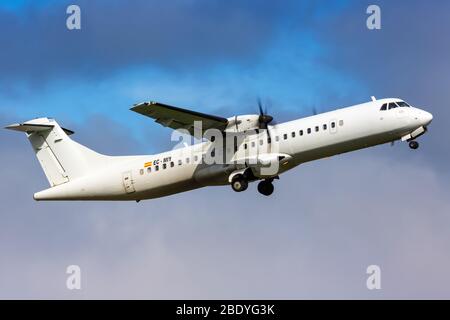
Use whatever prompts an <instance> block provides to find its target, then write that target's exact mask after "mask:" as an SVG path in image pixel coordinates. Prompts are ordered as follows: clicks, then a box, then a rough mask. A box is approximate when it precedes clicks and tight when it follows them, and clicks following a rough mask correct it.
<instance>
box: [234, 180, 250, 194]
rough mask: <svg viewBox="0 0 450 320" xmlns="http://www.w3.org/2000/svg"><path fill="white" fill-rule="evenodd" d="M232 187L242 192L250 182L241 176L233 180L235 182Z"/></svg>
mask: <svg viewBox="0 0 450 320" xmlns="http://www.w3.org/2000/svg"><path fill="white" fill-rule="evenodd" d="M231 187H232V188H233V190H234V191H236V192H242V191H245V190H247V188H248V182H247V180H245V179H244V178H243V177H239V178H236V179H234V180H233V182H232V183H231Z"/></svg>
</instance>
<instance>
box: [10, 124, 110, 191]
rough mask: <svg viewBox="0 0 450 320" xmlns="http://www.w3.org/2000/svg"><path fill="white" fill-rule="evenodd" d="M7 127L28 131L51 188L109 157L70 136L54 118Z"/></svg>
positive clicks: (74, 177)
mask: <svg viewBox="0 0 450 320" xmlns="http://www.w3.org/2000/svg"><path fill="white" fill-rule="evenodd" d="M6 129H11V130H16V131H23V132H25V133H26V134H27V137H28V140H29V141H30V142H31V145H32V146H33V149H34V151H35V153H36V156H37V158H38V160H39V163H40V164H41V166H42V169H43V170H44V173H45V175H46V177H47V179H48V181H49V183H50V186H52V187H53V186H57V185H60V184H63V183H66V182H69V181H71V180H74V179H76V178H79V177H82V176H84V175H86V174H87V173H89V172H90V171H92V170H94V169H95V168H98V167H99V166H102V165H103V164H105V162H106V161H107V158H109V157H108V156H104V155H101V154H99V153H96V152H95V151H92V150H91V149H88V148H86V147H85V146H83V145H81V144H79V143H77V142H75V141H73V140H72V139H70V138H69V135H71V134H73V131H70V130H67V129H64V128H61V127H60V126H59V125H58V123H57V122H56V121H55V120H53V119H49V118H39V119H34V120H30V121H27V122H24V123H21V124H12V125H10V126H7V127H6Z"/></svg>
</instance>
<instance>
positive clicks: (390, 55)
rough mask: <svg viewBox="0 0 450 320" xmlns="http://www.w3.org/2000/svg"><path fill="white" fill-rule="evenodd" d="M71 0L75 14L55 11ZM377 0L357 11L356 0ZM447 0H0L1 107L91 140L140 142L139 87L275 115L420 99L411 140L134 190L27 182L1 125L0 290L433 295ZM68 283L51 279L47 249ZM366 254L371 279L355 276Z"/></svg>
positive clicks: (9, 293)
mask: <svg viewBox="0 0 450 320" xmlns="http://www.w3.org/2000/svg"><path fill="white" fill-rule="evenodd" d="M72 3H76V4H78V5H79V6H80V8H81V19H82V21H81V25H82V29H81V30H77V31H69V30H67V28H66V18H67V16H68V15H67V14H66V8H67V6H68V5H69V4H72ZM373 3H376V4H378V5H379V6H380V7H381V13H382V29H381V30H378V31H369V30H368V29H367V27H366V19H367V17H368V15H367V14H366V9H367V7H368V6H369V5H370V4H373ZM449 31H450V2H448V1H445V0H441V1H439V0H434V1H411V0H409V1H402V0H397V1H366V0H363V1H360V0H358V1H356V0H355V1H294V0H293V1H272V2H267V1H257V0H253V1H250V0H249V1H246V0H244V1H242V0H239V1H238V0H230V1H214V0H212V1H211V0H208V1H181V0H180V1H178V0H175V1H170V2H167V1H148V0H133V1H123V0H122V1H120V0H109V1H106V0H105V1H103V0H96V1H92V0H90V1H88V0H79V1H65V0H63V1H61V0H59V1H56V0H46V1H45V0H42V1H39V2H38V1H32V0H21V1H16V0H15V1H13V0H10V1H2V2H1V3H0V43H1V44H2V45H1V49H0V122H1V123H2V124H3V126H5V125H8V124H10V123H13V122H18V121H25V120H29V119H31V118H34V117H40V116H50V117H55V118H56V119H57V120H58V122H60V123H61V124H63V125H64V126H65V127H68V128H70V129H73V130H74V131H76V134H75V136H74V139H76V140H77V141H79V142H81V143H83V144H85V145H87V146H89V147H91V148H93V149H95V150H97V151H99V152H102V153H106V154H113V155H119V154H142V153H156V152H159V151H162V150H164V149H167V148H170V146H171V143H170V133H171V131H170V130H169V129H166V128H162V127H160V126H158V125H157V124H155V123H153V122H152V121H151V120H149V119H147V118H145V117H142V116H139V115H137V114H135V113H133V112H130V111H129V108H130V107H131V106H132V104H134V103H136V102H141V101H145V100H156V101H161V102H164V103H168V104H174V105H178V106H181V107H188V108H193V109H195V110H198V111H202V112H209V113H213V114H217V115H221V116H225V117H228V116H232V115H234V114H240V113H244V114H245V113H249V112H255V111H256V106H255V101H256V98H257V97H258V96H260V97H262V99H263V101H264V102H265V103H266V104H267V105H268V106H269V111H270V113H271V114H272V115H273V116H274V117H275V118H276V119H277V121H283V120H288V119H293V118H298V117H302V116H305V115H308V114H310V112H311V109H312V108H313V107H314V108H316V109H318V110H319V111H327V110H332V109H336V108H339V107H343V106H347V105H352V104H357V103H361V102H365V101H368V100H370V96H371V95H374V96H376V97H379V98H381V97H401V98H404V99H405V100H406V101H408V102H409V103H410V104H412V105H414V106H418V107H423V108H425V109H427V110H428V111H430V112H432V113H433V114H434V120H433V123H432V125H431V128H430V131H429V133H428V134H427V135H425V136H423V137H421V138H420V142H421V147H420V149H419V150H417V151H411V150H409V149H408V147H407V145H406V144H402V143H397V144H396V145H395V146H394V147H391V146H390V145H383V146H378V147H375V148H371V149H368V150H363V151H359V152H356V153H351V154H346V155H341V156H337V157H333V158H331V159H326V160H321V161H316V162H313V163H309V164H305V165H302V166H300V167H298V168H296V169H294V170H292V171H291V172H290V173H289V174H286V175H284V176H282V179H281V180H280V181H277V182H276V186H275V187H276V190H275V193H274V195H273V196H272V197H270V198H265V197H263V196H261V195H259V194H258V193H257V191H256V186H255V185H252V186H251V187H250V188H249V190H248V191H246V192H244V193H240V194H238V193H235V192H233V191H232V190H231V188H229V187H216V188H209V189H202V190H196V191H192V192H188V193H184V194H179V195H175V196H171V197H168V198H162V199H157V200H150V201H142V202H140V203H135V202H130V203H108V202H56V203H53V202H39V203H38V202H35V201H34V200H33V199H32V195H33V193H34V192H36V191H39V190H42V189H45V188H47V187H48V185H47V181H46V179H45V176H44V174H43V172H42V170H41V169H40V167H39V164H38V162H37V160H36V158H35V156H34V154H33V151H32V149H31V148H30V145H29V143H28V141H27V140H26V138H25V137H24V136H23V135H21V134H18V133H15V132H9V131H6V130H3V131H2V132H1V133H0V147H1V151H0V154H1V160H2V166H1V167H0V170H1V176H2V177H3V182H4V183H3V184H1V186H0V203H1V210H0V298H64V299H66V298H67V299H71V298H180V299H183V298H193V299H197V298H203V299H207V298H290V299H293V298H327V299H328V298H344V299H347V298H370V299H379V298H450V275H449V274H448V270H450V199H449V191H450V170H449V165H448V163H449V161H450V144H449V142H448V139H447V137H448V132H447V130H446V129H447V127H448V126H449V124H450V123H449V122H450V120H449V119H450V111H449V108H448V103H449V101H450V90H449V86H450V60H449V59H448V57H449V56H450V39H449V37H448V33H449ZM72 264H76V265H79V266H80V267H81V270H82V289H81V290H80V291H69V290H67V289H66V277H67V275H66V273H65V272H66V267H67V266H68V265H72ZM372 264H376V265H379V266H380V268H381V272H382V277H381V285H382V289H381V290H374V291H370V290H368V289H367V288H366V279H367V274H366V268H367V266H369V265H372Z"/></svg>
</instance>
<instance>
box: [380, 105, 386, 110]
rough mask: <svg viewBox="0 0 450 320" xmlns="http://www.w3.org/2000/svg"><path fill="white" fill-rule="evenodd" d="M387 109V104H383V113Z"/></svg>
mask: <svg viewBox="0 0 450 320" xmlns="http://www.w3.org/2000/svg"><path fill="white" fill-rule="evenodd" d="M386 109H387V103H385V104H383V105H382V106H381V109H380V110H381V111H384V110H386Z"/></svg>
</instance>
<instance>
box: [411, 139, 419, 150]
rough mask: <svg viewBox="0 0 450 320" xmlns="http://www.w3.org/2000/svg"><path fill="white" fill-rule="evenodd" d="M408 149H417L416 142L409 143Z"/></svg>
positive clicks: (417, 144)
mask: <svg viewBox="0 0 450 320" xmlns="http://www.w3.org/2000/svg"><path fill="white" fill-rule="evenodd" d="M409 147H410V148H411V149H413V150H416V149H417V148H419V143H418V142H417V141H414V140H412V141H410V142H409Z"/></svg>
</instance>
